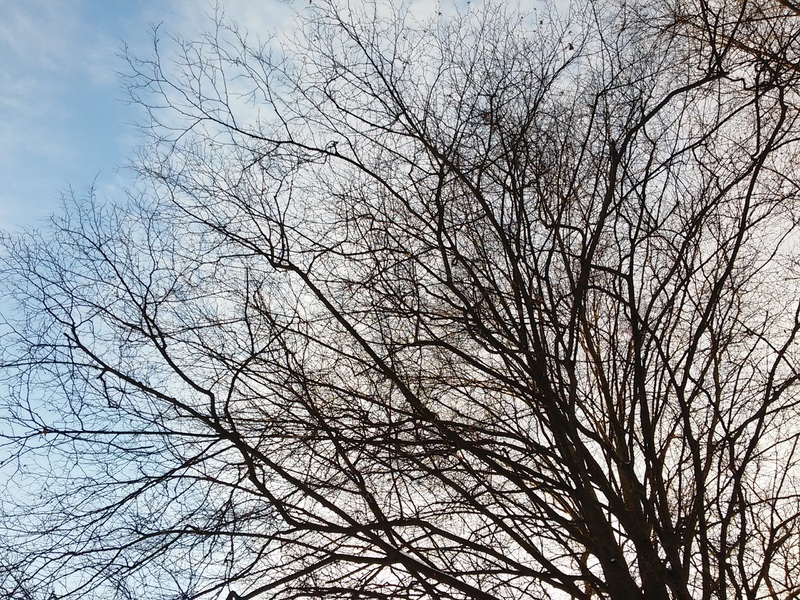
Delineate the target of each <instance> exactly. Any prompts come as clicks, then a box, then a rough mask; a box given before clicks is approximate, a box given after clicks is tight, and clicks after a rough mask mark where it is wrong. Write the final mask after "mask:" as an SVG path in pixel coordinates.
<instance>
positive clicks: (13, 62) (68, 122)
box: [0, 0, 290, 230]
mask: <svg viewBox="0 0 800 600" xmlns="http://www.w3.org/2000/svg"><path fill="white" fill-rule="evenodd" d="M220 4H222V6H223V8H224V10H225V11H226V14H227V15H228V16H230V17H231V18H233V19H235V20H237V21H239V22H241V23H245V24H246V25H247V26H248V28H250V29H251V30H252V31H257V30H258V29H260V28H264V29H267V30H274V29H276V25H277V24H278V23H279V19H278V18H277V17H278V16H279V15H281V16H283V17H286V16H287V13H288V12H289V10H290V8H289V7H288V6H287V5H286V4H285V3H280V2H279V1H278V0H261V1H255V0H249V1H248V0H223V1H222V2H221V3H220ZM0 9H2V10H1V11H0V12H1V13H2V15H3V18H2V20H0V86H2V87H1V88H0V89H2V90H3V92H2V94H0V229H7V230H8V229H12V230H13V229H18V228H21V227H30V226H36V225H41V224H43V223H44V222H45V221H46V218H47V216H48V215H49V214H50V213H52V212H53V211H54V210H58V207H59V205H60V195H61V194H62V193H64V192H66V191H68V190H69V189H70V188H72V189H73V190H74V191H75V193H76V194H79V195H82V194H85V193H86V191H87V189H88V188H89V187H90V186H91V185H92V183H93V182H94V183H95V185H96V190H97V194H98V197H99V198H100V199H101V200H103V199H111V198H113V197H115V196H121V195H122V193H123V192H122V190H123V188H124V186H125V185H126V183H128V182H129V175H128V173H127V172H126V171H125V169H119V167H120V166H123V165H124V164H125V162H126V160H127V159H128V158H129V157H130V156H131V155H132V153H133V152H134V150H135V149H136V147H137V146H138V145H139V144H140V143H141V142H142V139H141V138H140V137H139V134H138V132H137V131H136V129H135V128H134V127H133V126H132V123H133V122H136V121H141V119H142V115H141V113H140V112H139V111H138V110H137V108H136V107H135V106H130V105H127V104H126V103H125V101H124V100H125V93H124V91H123V88H122V85H121V82H120V78H119V77H118V75H116V74H115V73H116V72H119V71H124V70H125V66H126V65H125V62H124V60H122V59H121V58H120V57H119V53H120V50H121V47H122V45H123V43H127V44H128V46H129V47H130V48H131V49H132V51H133V52H134V53H138V54H140V55H141V54H146V53H147V52H148V51H149V50H150V43H151V39H150V34H151V30H152V26H153V25H154V24H159V23H161V24H162V25H161V26H162V28H163V29H164V30H165V31H168V32H174V33H178V34H181V35H184V36H187V37H192V36H193V34H195V33H196V32H197V31H199V30H201V29H203V28H205V27H207V26H208V24H209V21H208V17H207V15H208V14H209V13H210V12H211V5H210V3H209V2H207V1H206V0H25V1H22V0H0Z"/></svg>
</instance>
